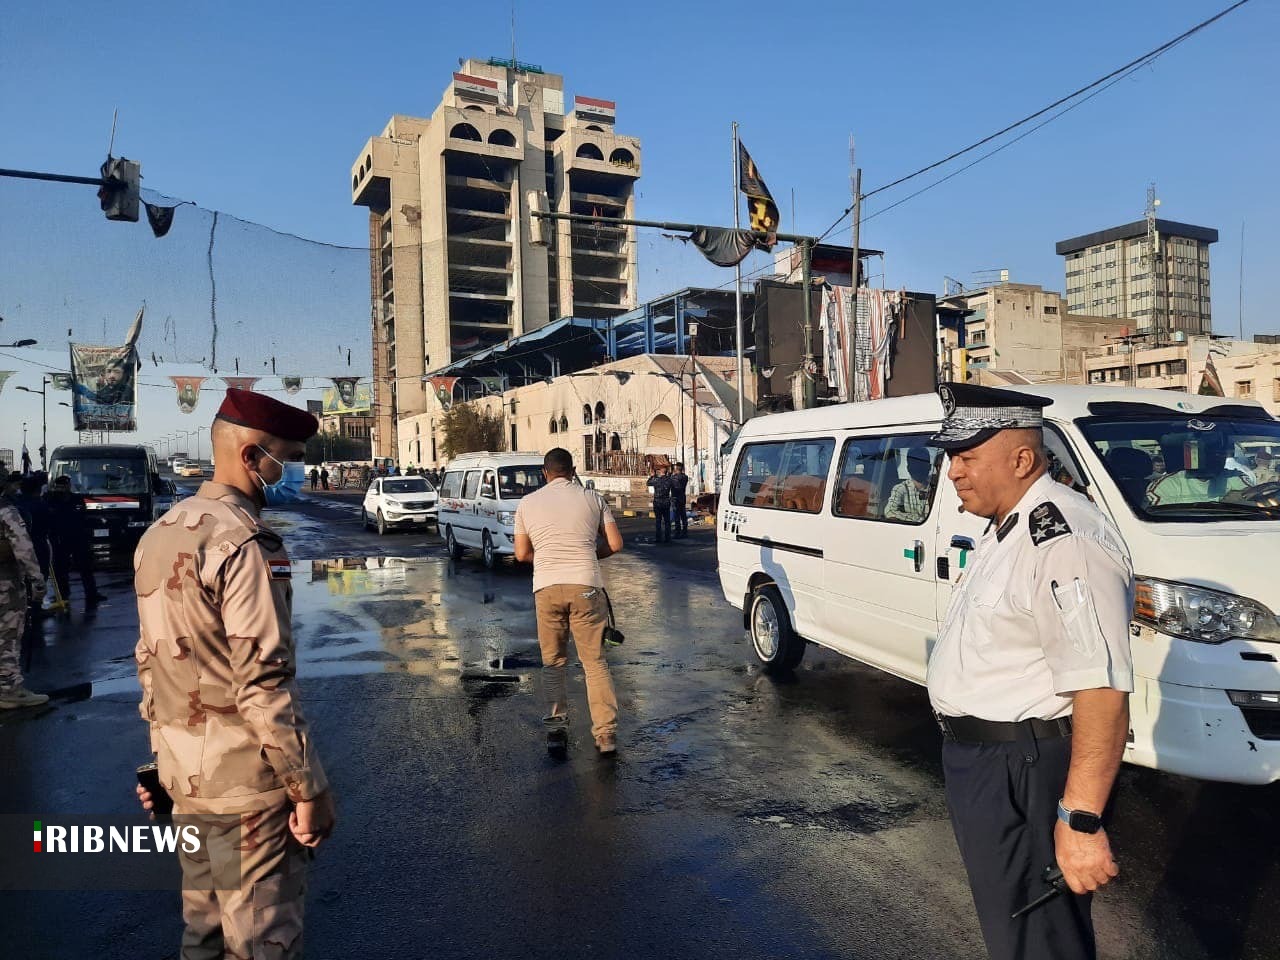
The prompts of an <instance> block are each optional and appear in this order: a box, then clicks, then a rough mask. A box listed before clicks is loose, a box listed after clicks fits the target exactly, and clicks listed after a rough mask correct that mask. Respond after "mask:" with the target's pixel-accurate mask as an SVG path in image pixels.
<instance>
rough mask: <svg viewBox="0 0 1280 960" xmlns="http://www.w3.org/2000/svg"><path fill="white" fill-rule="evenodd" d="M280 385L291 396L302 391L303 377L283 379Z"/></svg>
mask: <svg viewBox="0 0 1280 960" xmlns="http://www.w3.org/2000/svg"><path fill="white" fill-rule="evenodd" d="M280 383H281V385H282V386H283V387H284V392H285V393H287V394H289V395H290V396H292V395H293V394H295V393H297V392H298V391H299V390H301V389H302V378H301V377H281V378H280Z"/></svg>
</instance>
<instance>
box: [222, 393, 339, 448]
mask: <svg viewBox="0 0 1280 960" xmlns="http://www.w3.org/2000/svg"><path fill="white" fill-rule="evenodd" d="M218 419H219V420H225V421H227V423H234V424H238V425H239V426H242V427H250V428H251V429H253V430H261V431H262V432H263V433H269V434H271V435H272V436H273V437H279V438H280V439H281V440H292V441H294V442H297V443H305V442H306V441H307V440H310V439H311V438H312V437H314V436H315V435H316V431H317V430H319V429H320V423H319V422H318V421H317V420H316V418H315V417H313V416H312V415H311V414H309V413H307V411H305V410H299V409H298V408H297V407H291V406H289V404H287V403H281V402H280V401H279V400H276V399H274V398H272V397H268V396H267V395H266V394H265V393H255V392H254V391H252V390H237V389H235V388H234V387H228V388H227V398H226V399H225V400H223V401H222V406H220V407H219V408H218Z"/></svg>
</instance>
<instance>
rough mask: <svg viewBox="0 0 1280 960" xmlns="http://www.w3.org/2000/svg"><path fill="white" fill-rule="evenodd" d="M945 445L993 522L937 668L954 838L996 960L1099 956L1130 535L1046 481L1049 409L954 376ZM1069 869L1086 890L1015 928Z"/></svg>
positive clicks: (955, 597)
mask: <svg viewBox="0 0 1280 960" xmlns="http://www.w3.org/2000/svg"><path fill="white" fill-rule="evenodd" d="M939 392H940V394H941V396H942V400H943V408H944V410H945V413H946V417H945V419H944V421H943V424H942V430H941V432H940V433H938V434H937V435H935V436H934V437H933V438H932V442H933V443H935V444H937V445H938V446H940V447H943V448H944V449H946V450H948V451H949V452H950V455H951V463H950V467H949V471H948V475H949V476H950V478H951V480H952V482H953V483H954V484H955V489H956V492H957V494H959V497H960V502H961V504H962V506H963V508H964V509H965V510H967V511H969V512H970V513H973V514H977V515H978V516H983V517H988V518H990V523H989V524H988V526H987V530H986V532H985V533H984V534H983V536H982V540H981V542H980V543H979V545H978V548H977V551H976V553H975V557H974V559H973V560H971V561H970V562H969V564H968V567H967V569H966V570H965V571H964V573H963V574H962V579H961V580H960V582H959V584H958V586H957V587H956V589H955V591H954V592H953V594H952V597H951V602H950V605H949V606H948V608H947V614H946V619H945V621H944V623H943V626H942V629H941V631H940V633H939V636H938V642H937V645H936V646H935V647H934V650H933V653H932V656H931V657H930V659H929V671H928V686H929V699H930V702H931V704H932V706H933V709H934V711H935V714H936V716H937V719H938V723H939V725H940V726H941V728H942V732H943V746H942V766H943V772H944V774H945V779H946V796H947V805H948V807H949V808H950V811H951V822H952V826H953V828H954V830H955V835H956V842H957V843H958V845H959V847H960V854H961V856H962V857H963V859H964V863H965V868H966V870H967V871H968V875H969V886H970V889H971V890H972V893H973V901H974V905H975V907H976V908H977V913H978V920H979V923H980V924H981V927H982V934H983V937H984V939H985V940H986V944H987V950H988V952H989V953H990V955H991V957H992V958H993V960H1015V958H1018V960H1039V958H1043V957H1054V958H1060V960H1077V958H1092V957H1094V956H1095V955H1096V951H1095V945H1094V935H1093V920H1092V917H1091V915H1090V910H1091V901H1092V896H1091V895H1092V892H1093V891H1094V890H1096V889H1098V888H1099V887H1101V886H1103V885H1105V884H1106V883H1107V882H1109V881H1110V880H1111V879H1112V878H1113V877H1115V876H1116V874H1117V873H1118V868H1117V866H1116V864H1115V860H1114V858H1113V857H1112V853H1111V846H1110V842H1109V839H1108V837H1107V832H1106V829H1105V827H1104V822H1105V820H1104V814H1105V813H1106V810H1107V805H1108V799H1109V797H1110V796H1111V789H1112V785H1113V784H1114V782H1115V777H1116V772H1117V770H1118V769H1119V767H1120V761H1121V758H1122V756H1123V754H1124V746H1125V739H1126V736H1127V733H1128V726H1129V722H1128V716H1129V712H1128V711H1129V697H1128V694H1129V692H1130V691H1132V689H1133V666H1132V659H1131V654H1130V649H1129V620H1130V615H1131V613H1132V611H1133V600H1134V580H1133V570H1132V566H1131V563H1130V559H1129V554H1128V551H1127V549H1126V547H1125V545H1124V542H1123V541H1122V540H1121V538H1120V534H1119V531H1117V530H1116V528H1115V527H1114V526H1113V525H1112V524H1111V522H1110V521H1109V520H1108V519H1107V518H1106V517H1105V516H1104V515H1103V514H1102V512H1101V511H1100V510H1099V509H1098V508H1097V507H1096V506H1094V505H1093V504H1092V503H1091V502H1090V501H1089V500H1088V498H1086V497H1084V496H1082V495H1081V494H1078V493H1076V492H1075V491H1073V490H1070V489H1068V488H1067V487H1065V486H1063V485H1062V484H1059V483H1055V482H1054V481H1053V479H1052V478H1051V477H1050V476H1048V474H1047V472H1046V469H1047V460H1046V455H1045V451H1044V447H1043V431H1042V423H1043V413H1042V411H1043V408H1044V407H1045V406H1047V405H1048V404H1049V403H1050V401H1048V400H1044V399H1042V398H1039V397H1034V396H1030V395H1028V394H1025V393H1019V392H1016V391H1011V390H996V389H991V388H986V387H977V386H969V385H966V384H944V385H943V386H942V387H941V388H940V389H939ZM1054 864H1056V865H1057V866H1058V867H1059V868H1061V870H1062V876H1063V879H1064V880H1065V882H1066V884H1067V886H1069V887H1070V890H1071V893H1068V894H1065V895H1062V896H1059V897H1056V898H1055V899H1053V900H1051V901H1049V902H1048V903H1046V904H1044V905H1043V906H1040V907H1038V908H1037V909H1035V910H1033V911H1031V912H1030V913H1027V914H1025V915H1023V916H1021V917H1019V918H1018V919H1010V917H1011V915H1012V914H1013V913H1014V912H1015V911H1017V910H1018V909H1019V908H1021V907H1023V906H1025V905H1026V904H1028V903H1029V902H1031V901H1032V900H1034V899H1036V898H1037V897H1039V896H1040V895H1041V894H1043V893H1045V892H1046V891H1047V890H1048V889H1049V887H1048V886H1047V885H1046V883H1045V879H1044V875H1045V870H1046V868H1047V867H1050V866H1051V865H1054Z"/></svg>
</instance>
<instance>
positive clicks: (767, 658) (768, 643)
mask: <svg viewBox="0 0 1280 960" xmlns="http://www.w3.org/2000/svg"><path fill="white" fill-rule="evenodd" d="M748 623H749V624H750V627H749V629H750V631H751V645H752V647H754V648H755V651H756V657H757V658H759V660H760V664H761V665H762V666H763V667H764V672H765V673H767V674H769V675H770V676H777V675H779V674H785V673H790V672H791V671H792V670H794V669H795V668H796V667H797V666H798V665H799V663H800V660H801V659H802V658H803V657H804V640H803V638H801V637H800V636H799V635H798V634H797V633H796V632H795V630H793V629H792V628H791V617H790V616H788V614H787V605H786V603H784V602H783V600H782V594H781V593H779V592H778V588H777V587H775V586H774V585H773V584H771V583H769V584H765V585H763V586H760V587H757V588H756V589H755V592H754V593H753V594H752V595H751V616H750V618H749V620H748Z"/></svg>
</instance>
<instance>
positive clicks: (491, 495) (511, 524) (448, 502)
mask: <svg viewBox="0 0 1280 960" xmlns="http://www.w3.org/2000/svg"><path fill="white" fill-rule="evenodd" d="M544 483H545V480H544V479H543V476H542V454H540V453H465V454H463V455H461V456H459V457H456V458H455V459H454V460H453V461H452V462H451V463H450V464H449V466H448V467H446V468H445V472H444V479H443V480H441V482H440V519H439V529H440V531H441V532H442V533H443V534H444V539H445V544H446V545H447V546H448V549H449V555H450V556H452V557H453V559H455V560H461V559H462V555H463V553H464V552H465V550H466V548H467V547H473V548H475V549H477V550H479V551H480V552H481V556H482V557H483V558H484V565H485V566H486V567H489V568H490V569H492V568H493V567H495V566H497V565H498V563H499V562H500V561H501V558H502V557H504V556H511V555H512V554H514V553H515V540H516V536H515V523H516V507H518V506H519V505H520V499H521V498H522V497H523V496H525V495H526V494H529V493H533V491H535V490H537V489H538V488H539V487H541V486H542V485H543V484H544Z"/></svg>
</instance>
